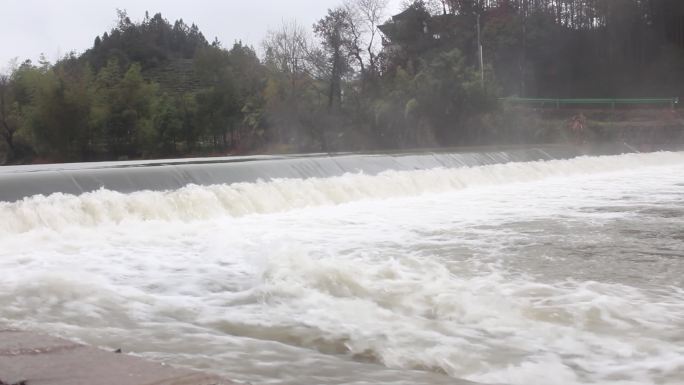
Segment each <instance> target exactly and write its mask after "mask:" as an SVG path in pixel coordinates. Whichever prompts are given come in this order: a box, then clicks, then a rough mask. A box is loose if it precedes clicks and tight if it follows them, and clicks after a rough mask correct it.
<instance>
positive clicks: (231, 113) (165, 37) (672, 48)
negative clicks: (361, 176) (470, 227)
mask: <svg viewBox="0 0 684 385" xmlns="http://www.w3.org/2000/svg"><path fill="white" fill-rule="evenodd" d="M683 4H684V3H683V2H681V1H677V0H429V1H421V0H418V1H413V2H407V4H406V6H405V9H404V11H403V12H401V13H400V14H397V15H388V14H386V0H347V1H346V2H345V3H343V4H341V5H340V6H339V7H337V8H334V9H330V10H329V11H328V13H327V14H326V15H321V19H320V20H319V21H318V22H317V23H315V24H314V25H313V26H302V25H300V24H298V23H296V22H294V21H286V22H284V23H283V25H282V26H281V27H280V28H278V29H276V30H273V31H270V32H269V34H268V37H267V38H266V39H265V41H264V42H263V44H262V46H261V47H259V48H258V49H255V48H253V47H248V46H245V45H243V44H241V43H240V42H236V43H234V44H232V45H227V46H224V45H223V44H222V43H221V42H219V41H218V40H216V39H215V40H214V41H212V42H209V41H207V39H206V38H205V37H204V36H203V34H202V33H201V31H200V29H199V27H197V26H196V25H194V24H192V25H187V24H186V23H185V22H183V21H182V20H178V21H175V22H173V23H172V22H170V21H168V20H166V19H164V17H163V16H162V15H161V14H155V15H154V16H152V17H150V16H149V15H147V14H146V15H145V16H144V18H143V19H142V20H140V21H133V20H132V19H131V17H129V15H127V14H126V12H125V11H119V13H118V15H117V16H118V18H117V23H116V26H115V27H114V28H113V29H112V30H110V31H107V32H106V33H104V34H103V35H101V36H98V37H96V38H95V39H94V43H93V46H92V47H91V48H90V49H88V50H86V51H85V52H84V53H82V54H80V55H77V54H70V55H67V56H66V57H64V58H62V59H60V60H59V61H57V62H56V63H48V62H47V61H45V60H41V61H39V62H38V63H33V62H30V61H26V62H23V63H20V64H16V65H15V66H13V68H12V70H11V72H10V73H8V74H6V75H2V76H1V77H0V134H1V135H0V137H1V138H2V140H1V141H0V162H2V160H3V159H4V160H5V162H6V163H17V162H30V161H83V160H85V161H89V160H104V159H131V158H150V157H169V156H186V155H202V154H227V153H245V152H267V151H268V152H270V151H292V152H307V151H341V150H362V149H391V148H409V147H421V146H438V145H461V144H484V143H510V142H521V141H547V140H549V138H550V137H549V135H548V133H547V132H542V131H543V130H540V129H539V128H534V129H532V128H530V127H523V126H524V124H521V125H516V124H514V119H511V116H510V115H509V114H510V111H507V110H506V109H505V108H503V107H502V105H501V103H499V101H498V98H501V97H507V96H524V97H553V98H557V97H584V98H590V97H644V96H657V97H676V96H679V95H680V94H682V93H683V92H682V91H684V5H683ZM478 19H479V24H480V37H481V39H480V41H481V43H482V46H483V52H482V59H483V60H482V62H483V63H484V68H480V55H479V50H478V39H477V35H478V28H477V25H478ZM483 75H484V76H483Z"/></svg>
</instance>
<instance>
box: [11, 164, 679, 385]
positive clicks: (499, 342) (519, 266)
mask: <svg viewBox="0 0 684 385" xmlns="http://www.w3.org/2000/svg"><path fill="white" fill-rule="evenodd" d="M434 193H438V194H434ZM222 194H225V195H222ZM222 197H223V198H222ZM226 197H231V198H230V199H228V198H226ZM389 198H391V199H389ZM345 202H347V203H345ZM682 203H684V154H681V153H659V154H638V155H623V156H616V157H598V158H580V159H574V160H568V161H554V162H534V163H523V164H508V165H500V166H486V167H479V168H472V169H455V170H432V171H416V172H388V173H385V174H382V175H380V176H377V177H371V176H365V175H346V176H344V177H339V178H330V179H315V180H306V181H296V180H280V181H273V182H262V183H256V184H251V185H233V186H211V187H199V186H191V187H188V188H186V189H183V190H181V191H177V192H164V193H160V192H140V193H135V194H130V195H124V194H116V193H112V192H108V191H98V192H95V193H92V194H85V195H83V196H80V197H68V196H62V195H56V196H52V197H47V198H45V197H33V198H28V199H26V200H24V201H22V202H18V203H13V204H3V206H2V208H1V209H0V212H2V216H1V217H0V218H3V220H6V219H7V218H9V221H13V222H12V223H13V224H12V225H11V226H9V227H4V228H3V230H1V232H2V236H1V237H0V271H2V272H3V275H2V277H1V278H0V323H7V324H11V325H15V326H20V327H26V328H30V329H41V330H46V331H48V332H58V333H61V334H63V335H65V336H67V337H70V338H77V339H81V340H83V341H86V342H90V343H95V344H98V345H104V346H107V347H112V348H118V347H123V348H124V350H127V351H134V352H138V353H140V354H143V355H145V356H148V357H151V358H156V359H164V360H168V361H170V362H174V363H178V364H182V365H188V366H192V367H196V368H209V369H210V370H213V371H216V372H219V373H222V374H225V375H226V376H228V377H230V378H234V379H237V380H242V381H250V382H254V383H273V384H317V383H331V384H332V383H339V384H342V383H344V384H362V383H395V384H447V383H454V382H455V381H456V380H455V379H457V378H465V379H467V380H472V381H477V382H481V383H492V384H494V383H503V384H520V385H522V384H525V385H528V384H540V385H541V384H559V385H578V384H609V385H616V384H621V385H624V384H668V385H670V384H681V383H682V378H684V333H683V332H682V330H684V289H683V287H684V286H683V285H684V281H682V280H681V276H683V275H682V274H680V273H684V266H683V265H684V263H683V262H682V259H681V258H679V259H677V258H678V257H677V253H678V248H679V247H680V246H681V245H682V241H681V240H679V238H677V234H676V229H678V228H682V227H681V226H682V225H684V205H682ZM293 208H298V209H297V210H293ZM649 210H650V211H649ZM678 210H679V211H678ZM246 214H259V215H246ZM680 214H681V215H680ZM53 216H55V217H61V218H53ZM27 218H32V219H27ZM4 226H6V225H4ZM13 226H19V227H13ZM597 246H605V247H603V248H597V249H592V248H591V247H597ZM637 246H638V247H637ZM540 250H541V251H540ZM578 250H590V251H589V252H587V254H586V255H585V254H577V253H578ZM679 251H681V250H679ZM646 257H649V258H652V260H649V261H645V262H644V261H642V259H643V258H646ZM549 271H553V272H554V273H553V274H549V273H548V272H549ZM678 277H679V278H678Z"/></svg>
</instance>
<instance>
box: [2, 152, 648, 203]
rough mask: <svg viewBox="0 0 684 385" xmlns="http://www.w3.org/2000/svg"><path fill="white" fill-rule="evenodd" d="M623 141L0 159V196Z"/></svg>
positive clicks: (430, 164) (498, 158)
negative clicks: (37, 161) (62, 160)
mask: <svg viewBox="0 0 684 385" xmlns="http://www.w3.org/2000/svg"><path fill="white" fill-rule="evenodd" d="M634 151H635V149H634V148H633V147H630V146H627V145H624V144H610V145H608V144H604V145H592V146H583V147H577V146H568V145H545V146H533V147H503V148H501V147H487V148H469V149H451V150H449V149H446V150H441V151H439V152H429V151H427V152H415V153H400V154H336V155H327V154H318V155H299V156H250V157H228V158H206V159H176V160H163V161H132V162H95V163H74V164H54V165H29V166H6V167H0V201H5V202H15V201H18V200H22V199H24V198H26V197H30V196H34V195H50V194H55V193H63V194H73V195H80V194H83V193H88V192H92V191H96V190H99V189H107V190H111V191H117V192H120V193H124V194H126V193H132V192H136V191H141V190H152V191H169V190H176V189H179V188H182V187H185V186H187V185H190V184H194V185H199V186H209V185H219V184H232V183H253V182H256V181H259V180H263V181H268V180H273V179H281V178H295V179H307V178H327V177H334V176H340V175H343V174H345V173H364V174H367V175H376V174H378V173H381V172H383V171H388V170H394V171H412V170H427V169H434V168H459V167H476V166H484V165H491V164H502V163H509V162H530V161H540V160H554V159H570V158H574V157H577V156H582V155H617V154H623V153H627V152H634Z"/></svg>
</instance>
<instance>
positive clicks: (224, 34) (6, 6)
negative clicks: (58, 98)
mask: <svg viewBox="0 0 684 385" xmlns="http://www.w3.org/2000/svg"><path fill="white" fill-rule="evenodd" d="M389 1H390V6H389V9H388V16H389V15H390V14H391V13H392V12H394V11H396V10H397V9H398V8H399V6H400V3H401V0H389ZM0 3H2V6H1V7H0V12H1V13H2V21H1V22H0V69H5V68H6V66H7V63H9V61H10V60H12V59H14V58H17V59H19V61H23V60H25V59H32V60H35V59H37V58H38V57H39V55H40V54H41V53H44V54H45V55H46V56H47V57H48V59H50V61H54V60H55V59H56V58H58V57H60V56H63V55H65V54H66V53H68V52H71V51H76V52H77V53H80V52H83V51H84V50H85V49H87V48H88V47H90V46H92V44H93V40H94V39H95V36H97V35H101V34H102V33H103V32H105V31H108V30H110V29H111V28H112V27H113V26H114V24H115V19H116V9H117V8H119V9H125V10H127V11H128V14H129V16H131V19H133V20H140V19H142V18H143V17H144V15H145V11H146V10H147V11H149V12H150V15H153V14H154V13H156V12H161V13H162V15H163V16H164V17H165V18H166V19H168V20H169V21H171V22H173V21H174V20H176V19H179V18H182V19H183V20H184V21H185V22H186V23H187V24H188V25H189V24H191V23H195V24H197V25H198V26H199V28H200V30H201V31H202V32H203V33H204V35H205V37H206V38H207V40H209V41H211V40H213V39H214V37H218V39H219V40H220V41H222V42H223V43H224V46H230V44H232V43H233V41H235V40H242V41H243V42H245V43H247V44H249V45H253V46H255V48H259V45H260V42H261V40H262V39H263V38H264V36H265V34H266V31H268V30H269V29H275V28H277V27H278V26H279V25H280V24H281V22H282V20H289V19H293V18H296V19H297V20H298V21H299V22H301V23H302V24H304V25H306V26H309V25H312V24H313V23H314V22H315V21H316V20H318V19H320V18H321V17H322V16H323V15H324V14H325V13H326V11H327V9H328V8H331V7H334V6H336V5H338V4H340V3H341V0H189V1H188V0H186V1H179V0H0Z"/></svg>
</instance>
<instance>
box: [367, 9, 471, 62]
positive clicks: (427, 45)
mask: <svg viewBox="0 0 684 385" xmlns="http://www.w3.org/2000/svg"><path fill="white" fill-rule="evenodd" d="M475 23H476V18H475V15H456V14H440V15H430V13H429V12H428V11H427V10H426V9H425V8H423V7H420V6H417V5H416V4H414V5H412V6H410V7H408V8H406V9H405V10H404V11H403V12H401V13H399V14H396V15H394V16H392V18H391V19H390V20H389V21H388V22H386V23H385V24H383V25H380V26H379V27H378V28H379V29H380V32H382V34H383V39H382V44H383V55H385V56H386V57H392V58H393V59H394V60H391V62H405V64H407V65H409V66H410V65H415V63H411V61H412V60H413V58H416V57H419V56H420V54H421V53H423V52H426V51H429V50H430V49H432V48H435V47H437V46H444V45H448V46H453V48H459V49H461V50H475V49H476V48H477V47H475V46H474V42H475V41H476V40H477V39H476V36H475V34H476V29H475ZM464 31H465V32H464ZM457 32H458V33H457ZM396 59H399V60H396ZM401 59H404V60H401Z"/></svg>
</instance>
